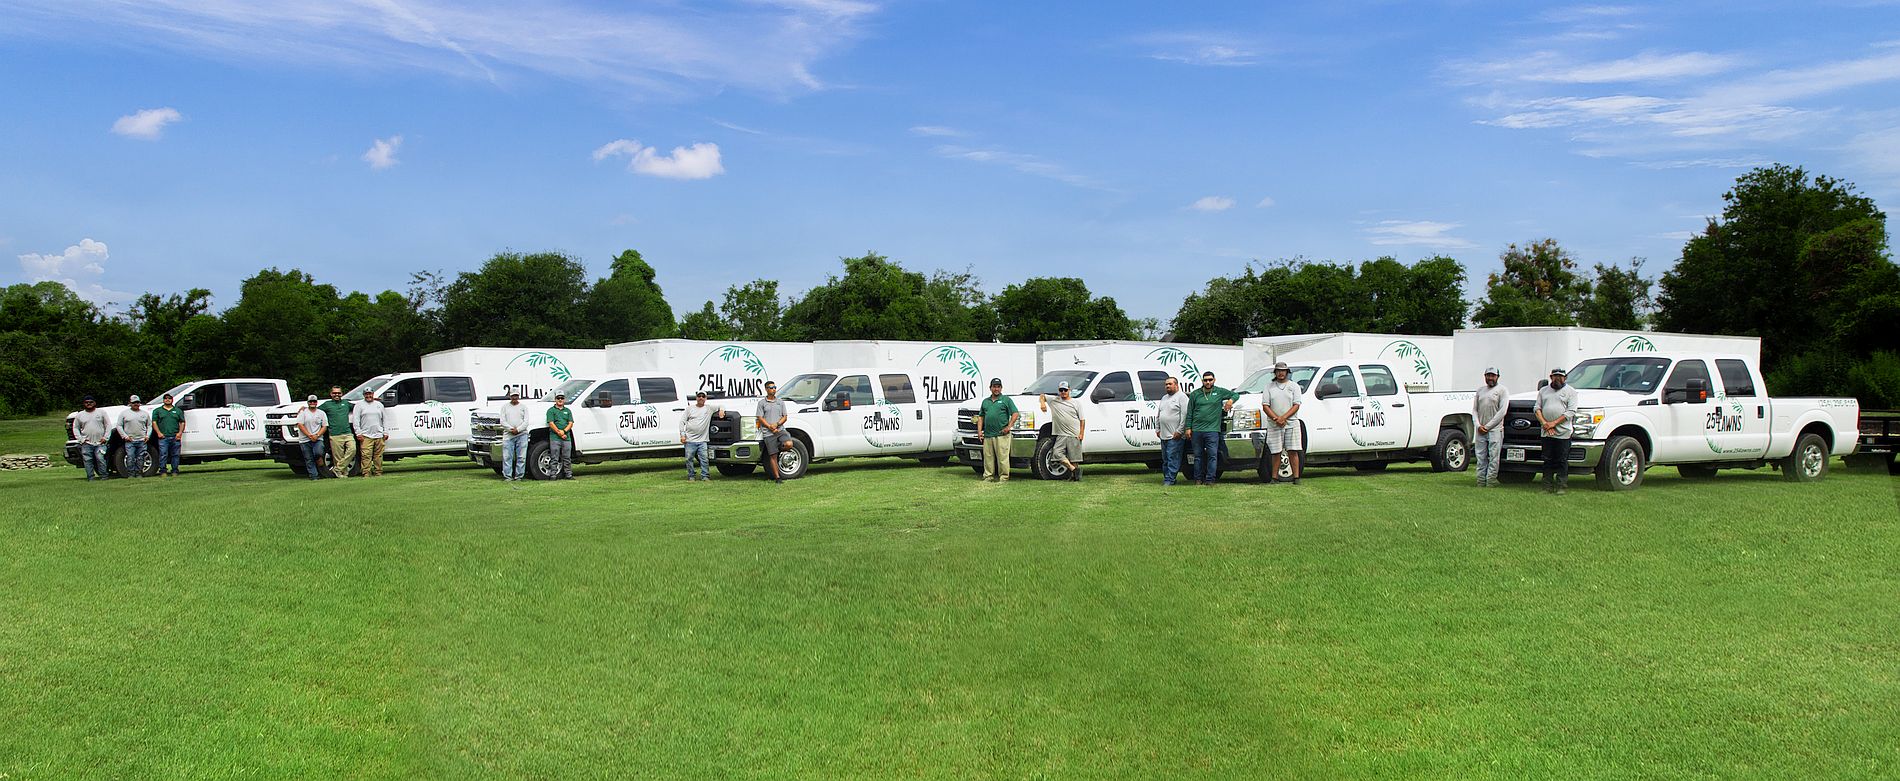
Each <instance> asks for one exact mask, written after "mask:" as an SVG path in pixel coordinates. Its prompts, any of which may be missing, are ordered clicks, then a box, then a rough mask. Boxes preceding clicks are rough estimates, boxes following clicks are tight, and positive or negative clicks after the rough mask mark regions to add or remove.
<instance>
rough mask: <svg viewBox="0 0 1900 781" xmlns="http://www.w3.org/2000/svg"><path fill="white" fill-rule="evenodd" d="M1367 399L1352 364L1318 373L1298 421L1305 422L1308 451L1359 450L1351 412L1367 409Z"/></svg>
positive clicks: (1306, 396) (1338, 451)
mask: <svg viewBox="0 0 1900 781" xmlns="http://www.w3.org/2000/svg"><path fill="white" fill-rule="evenodd" d="M1365 402H1366V400H1365V398H1364V397H1363V396H1360V395H1359V380H1358V378H1357V377H1354V376H1353V373H1352V367H1350V366H1334V367H1331V368H1329V369H1327V370H1325V371H1322V372H1320V373H1319V377H1318V378H1317V379H1314V380H1313V384H1312V386H1311V392H1309V393H1307V394H1305V401H1303V402H1301V404H1300V414H1298V415H1295V416H1293V419H1294V420H1296V421H1302V422H1304V423H1305V424H1306V452H1308V453H1345V452H1351V451H1353V450H1357V449H1358V447H1357V446H1356V445H1354V444H1353V437H1355V436H1358V432H1357V431H1355V430H1354V429H1353V427H1352V415H1353V413H1355V412H1364V411H1365V409H1366V403H1365Z"/></svg>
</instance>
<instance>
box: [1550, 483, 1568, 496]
mask: <svg viewBox="0 0 1900 781" xmlns="http://www.w3.org/2000/svg"><path fill="white" fill-rule="evenodd" d="M1551 493H1552V494H1554V495H1557V496H1563V495H1564V493H1565V492H1564V487H1563V486H1561V485H1560V486H1557V490H1555V491H1551Z"/></svg>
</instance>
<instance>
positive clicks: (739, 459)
mask: <svg viewBox="0 0 1900 781" xmlns="http://www.w3.org/2000/svg"><path fill="white" fill-rule="evenodd" d="M712 460H713V463H715V464H757V463H761V462H763V461H764V460H765V448H764V447H763V446H761V445H760V444H759V442H758V440H741V441H738V442H732V443H729V444H724V445H713V446H712Z"/></svg>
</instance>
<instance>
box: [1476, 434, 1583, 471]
mask: <svg viewBox="0 0 1900 781" xmlns="http://www.w3.org/2000/svg"><path fill="white" fill-rule="evenodd" d="M1603 444H1604V443H1603V441H1602V440H1598V439H1573V440H1570V458H1569V459H1568V460H1569V461H1570V469H1571V471H1582V472H1588V471H1594V470H1595V469H1596V468H1597V462H1598V461H1601V460H1603ZM1498 450H1499V451H1500V452H1499V453H1498V468H1499V469H1501V470H1504V471H1506V472H1541V471H1543V470H1544V446H1543V443H1541V442H1505V443H1504V444H1503V445H1502V446H1500V447H1499V448H1498Z"/></svg>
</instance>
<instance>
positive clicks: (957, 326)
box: [784, 252, 977, 341]
mask: <svg viewBox="0 0 1900 781" xmlns="http://www.w3.org/2000/svg"><path fill="white" fill-rule="evenodd" d="M842 260H843V261H844V268H845V272H844V276H841V277H839V276H834V277H831V278H829V279H828V280H827V281H826V282H825V284H823V285H819V286H817V287H814V288H812V289H811V290H809V291H806V293H805V295H804V297H802V298H800V299H798V300H797V301H796V302H793V303H792V305H791V306H789V307H787V308H786V310H785V319H784V323H785V330H786V334H787V335H788V336H789V337H790V338H794V339H802V340H816V339H939V340H945V341H970V340H973V339H975V338H976V330H975V323H976V322H977V319H976V317H975V316H974V315H973V314H972V313H971V312H969V311H968V309H969V295H968V293H969V289H970V285H968V284H967V282H966V281H964V280H960V279H958V278H957V277H955V276H954V275H952V276H949V277H943V278H940V279H939V280H938V281H936V282H934V283H933V281H932V280H930V279H927V278H925V276H924V275H923V274H919V273H917V272H914V271H907V270H905V269H904V267H902V266H900V265H898V264H896V263H893V262H891V260H890V259H889V258H886V257H884V256H882V255H879V254H877V253H875V252H872V253H867V254H866V255H865V256H863V257H859V258H843V259H842Z"/></svg>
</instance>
